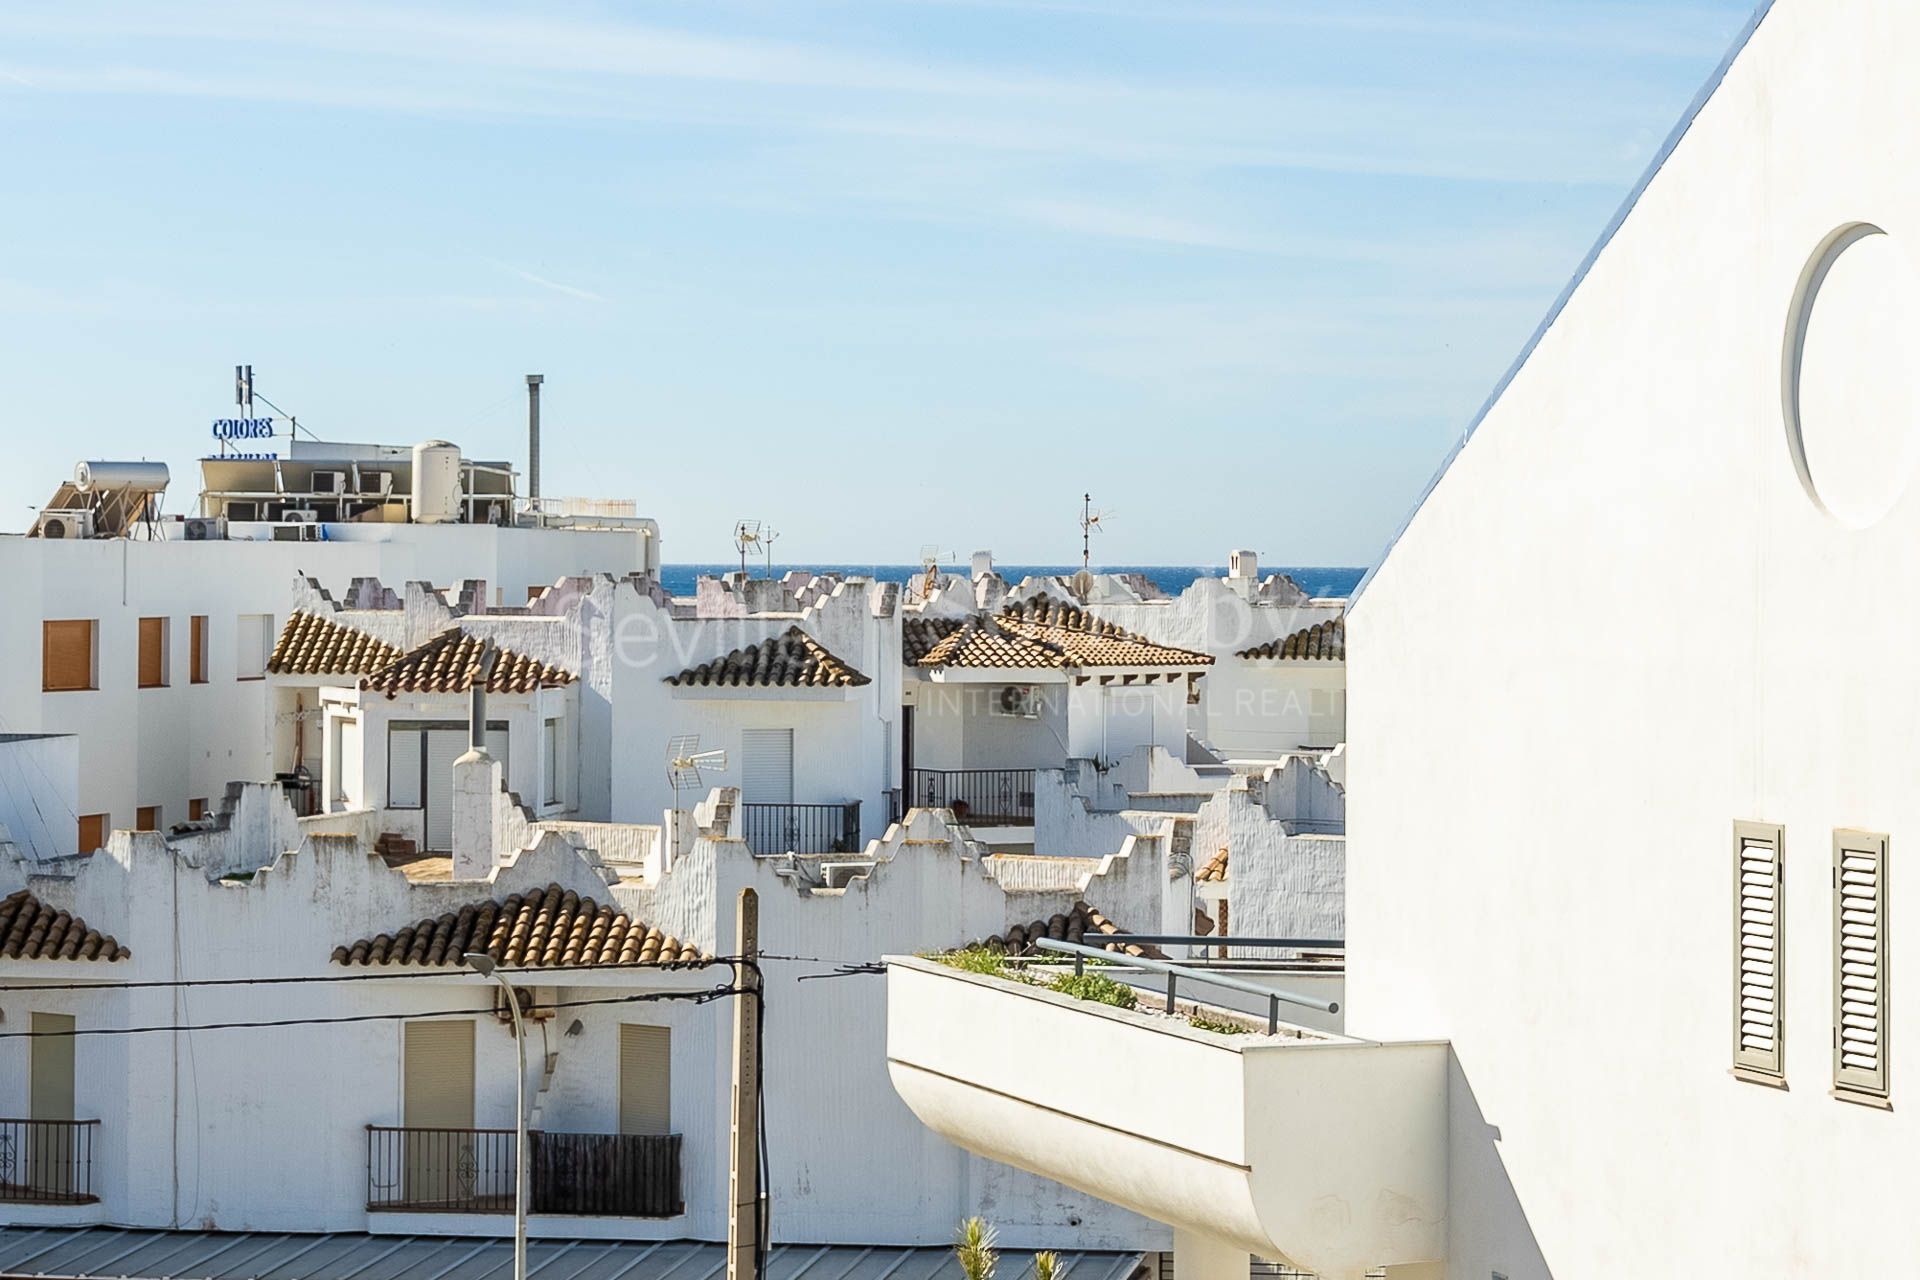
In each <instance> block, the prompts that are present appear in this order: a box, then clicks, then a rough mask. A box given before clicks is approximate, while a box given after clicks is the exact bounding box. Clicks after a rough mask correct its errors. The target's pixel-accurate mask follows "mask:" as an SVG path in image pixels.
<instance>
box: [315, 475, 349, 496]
mask: <svg viewBox="0 0 1920 1280" xmlns="http://www.w3.org/2000/svg"><path fill="white" fill-rule="evenodd" d="M308 488H309V489H311V490H312V491H313V492H314V493H330V494H333V495H334V496H335V497H338V496H340V495H341V494H343V493H345V492H346V491H347V473H346V472H344V471H316V472H314V473H313V483H312V484H311V485H309V486H308Z"/></svg>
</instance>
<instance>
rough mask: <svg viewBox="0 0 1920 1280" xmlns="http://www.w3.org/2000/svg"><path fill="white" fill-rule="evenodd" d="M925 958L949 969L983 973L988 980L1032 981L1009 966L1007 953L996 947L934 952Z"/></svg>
mask: <svg viewBox="0 0 1920 1280" xmlns="http://www.w3.org/2000/svg"><path fill="white" fill-rule="evenodd" d="M925 958H926V959H928V960H932V961H933V962H934V963H936V964H944V965H946V966H947V967H948V968H951V969H961V970H964V971H965V972H967V973H983V974H985V975H986V976H987V977H989V978H1005V979H1006V980H1007V981H1008V982H1031V981H1033V979H1031V978H1029V977H1028V976H1027V975H1026V973H1025V972H1023V971H1022V970H1021V969H1019V968H1018V967H1015V966H1009V965H1008V964H1007V953H1006V952H1004V951H1002V950H1000V949H999V948H998V947H962V948H961V949H960V950H958V951H939V952H935V953H934V954H932V955H929V956H927V957H925Z"/></svg>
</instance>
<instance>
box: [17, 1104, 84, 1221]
mask: <svg viewBox="0 0 1920 1280" xmlns="http://www.w3.org/2000/svg"><path fill="white" fill-rule="evenodd" d="M99 1128H100V1122H99V1121H98V1120H0V1202H4V1203H8V1204H92V1203H93V1202H94V1201H96V1200H98V1199H99V1197H98V1196H96V1195H94V1194H93V1135H94V1134H95V1133H96V1132H97V1131H98V1130H99Z"/></svg>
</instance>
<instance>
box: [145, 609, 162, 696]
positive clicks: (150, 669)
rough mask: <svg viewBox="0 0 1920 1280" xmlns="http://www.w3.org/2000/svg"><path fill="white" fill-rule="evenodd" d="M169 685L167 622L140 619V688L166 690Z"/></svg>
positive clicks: (158, 619) (155, 619)
mask: <svg viewBox="0 0 1920 1280" xmlns="http://www.w3.org/2000/svg"><path fill="white" fill-rule="evenodd" d="M166 684H167V620H166V619H165V618H142V619H140V687H141V688H142V689H164V688H165V687H166Z"/></svg>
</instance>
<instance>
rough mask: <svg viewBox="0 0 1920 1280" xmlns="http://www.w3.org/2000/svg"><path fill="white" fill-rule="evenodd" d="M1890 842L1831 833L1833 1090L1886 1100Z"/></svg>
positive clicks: (1882, 838) (1865, 835) (1865, 834)
mask: <svg viewBox="0 0 1920 1280" xmlns="http://www.w3.org/2000/svg"><path fill="white" fill-rule="evenodd" d="M1887 977H1888V973H1887V837H1885V836H1884V835H1876V834H1873V833H1871V832H1867V831H1836V832H1834V833H1833V1087H1834V1091H1835V1093H1836V1094H1838V1095H1839V1096H1842V1097H1844V1096H1846V1095H1848V1094H1856V1095H1865V1096H1866V1097H1868V1098H1872V1099H1882V1098H1885V1097H1886V1096H1887V1031H1888V1027H1887V1015H1888V1013H1889V1012H1890V1009H1891V1006H1890V1005H1889V1004H1888V1001H1887Z"/></svg>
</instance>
